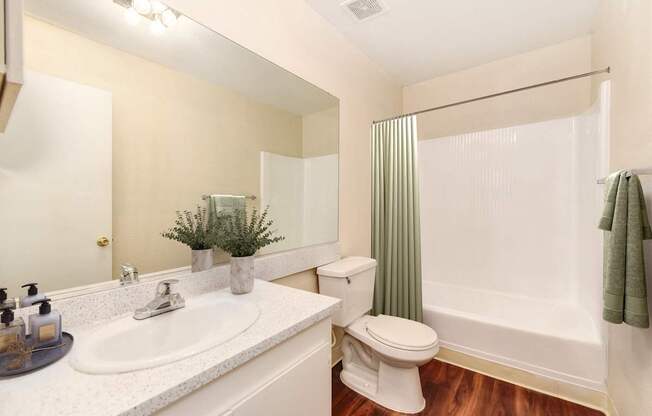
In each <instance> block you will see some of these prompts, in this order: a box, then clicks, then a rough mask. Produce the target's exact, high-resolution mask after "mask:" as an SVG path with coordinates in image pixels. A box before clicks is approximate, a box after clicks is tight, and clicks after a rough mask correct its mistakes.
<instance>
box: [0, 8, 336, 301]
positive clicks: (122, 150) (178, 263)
mask: <svg viewBox="0 0 652 416" xmlns="http://www.w3.org/2000/svg"><path fill="white" fill-rule="evenodd" d="M135 3H142V2H139V1H135V2H132V0H93V1H89V0H25V9H26V15H25V20H24V44H25V84H24V86H23V88H22V90H21V92H20V95H19V96H18V100H17V102H16V105H15V108H14V111H13V113H12V115H11V119H10V121H9V124H8V127H7V129H6V132H5V133H4V134H1V135H0V200H1V201H2V203H1V204H0V229H1V230H2V238H1V239H0V246H1V247H0V279H1V281H0V285H1V286H3V287H4V286H6V287H8V288H9V291H10V294H11V296H19V295H22V294H23V290H24V289H20V286H21V285H22V284H24V283H28V282H32V281H35V282H38V283H39V286H40V288H41V291H42V292H51V291H56V290H62V289H67V288H73V287H78V286H83V285H89V284H94V283H98V282H105V281H110V280H111V279H115V278H116V277H117V276H118V274H119V269H120V265H121V264H122V263H132V264H134V265H136V266H137V267H138V269H139V271H140V273H141V276H142V275H143V274H147V273H154V272H159V271H164V270H171V269H176V268H182V267H187V266H188V265H189V264H190V250H189V248H188V247H186V246H183V245H181V244H179V243H177V242H174V241H171V240H167V239H165V238H163V237H162V236H161V233H162V232H163V231H165V230H166V229H168V228H169V227H170V226H172V225H173V221H174V219H175V212H176V211H178V210H191V211H192V210H195V209H196V207H197V206H202V207H207V206H208V205H209V203H210V202H211V201H212V202H213V203H216V204H217V205H219V206H221V207H224V208H225V209H228V208H229V206H233V204H237V203H240V202H239V201H241V199H240V198H241V197H246V199H245V201H246V204H247V205H248V206H249V207H250V208H253V207H258V208H261V207H262V208H264V207H265V206H267V205H269V207H270V211H269V215H270V217H271V218H272V219H273V220H274V226H273V227H274V228H275V229H277V230H278V232H279V233H280V234H282V235H284V236H285V240H284V241H282V242H280V243H278V244H275V245H273V246H270V247H269V248H268V249H267V251H264V252H263V253H262V254H265V253H269V252H271V251H281V250H290V249H294V248H299V247H304V246H309V245H315V244H321V243H327V242H332V241H336V240H337V238H338V235H337V233H338V132H339V101H338V99H336V98H335V97H333V96H332V95H330V94H328V93H326V92H325V91H322V90H321V89H319V88H317V87H315V86H314V85H311V84H310V83H308V82H306V81H304V80H302V79H300V78H298V77H297V76H295V75H293V74H291V73H289V72H287V71H285V70H284V69H282V68H279V67H278V66H276V65H274V64H272V63H270V62H268V61H266V60H265V59H263V58H261V57H259V56H257V55H255V54H254V53H252V52H250V51H249V50H247V49H245V48H243V47H241V46H239V45H237V44H234V43H233V42H231V41H229V40H228V39H225V38H224V37H222V36H220V35H219V34H217V33H215V32H213V31H211V30H209V29H207V28H206V27H204V26H202V25H200V24H198V23H196V22H194V21H192V20H191V19H189V18H187V17H185V16H183V15H180V14H178V13H177V12H176V11H174V10H171V9H170V10H169V13H167V14H166V16H164V17H165V18H164V19H158V18H153V17H152V16H153V14H151V15H148V13H145V12H146V11H145V10H140V12H141V13H139V11H137V10H134V9H133V8H132V7H133V6H139V7H140V6H142V5H141V4H135ZM145 3H148V2H145ZM150 3H151V4H150V6H151V5H153V6H154V7H165V6H163V5H161V4H160V3H158V2H150ZM148 4H149V3H148ZM143 7H144V6H143ZM104 238H106V240H104ZM102 242H104V244H102ZM107 242H108V245H106V243H107ZM259 254H261V253H259ZM218 258H220V257H219V256H218ZM222 260H224V261H225V260H226V257H225V256H223V258H222Z"/></svg>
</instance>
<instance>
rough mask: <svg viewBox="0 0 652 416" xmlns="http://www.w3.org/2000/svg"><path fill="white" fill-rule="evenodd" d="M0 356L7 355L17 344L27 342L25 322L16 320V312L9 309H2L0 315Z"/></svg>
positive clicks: (21, 319)
mask: <svg viewBox="0 0 652 416" xmlns="http://www.w3.org/2000/svg"><path fill="white" fill-rule="evenodd" d="M0 322H2V324H0V356H2V355H4V354H6V353H7V352H8V350H9V347H10V346H11V345H12V344H15V343H17V342H18V343H24V342H25V322H24V321H23V318H18V319H14V312H13V311H12V310H11V308H9V307H5V308H4V309H2V315H0Z"/></svg>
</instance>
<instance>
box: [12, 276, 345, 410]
mask: <svg viewBox="0 0 652 416" xmlns="http://www.w3.org/2000/svg"><path fill="white" fill-rule="evenodd" d="M225 290H226V291H228V290H229V289H225ZM241 296H242V297H243V298H245V299H248V300H250V301H252V302H255V303H256V304H257V305H258V307H259V308H260V310H261V314H260V317H259V318H258V320H257V321H256V323H255V324H254V325H253V326H252V327H250V328H249V329H248V330H247V331H245V332H244V333H243V334H241V335H240V336H238V337H236V338H234V339H233V340H231V341H228V342H226V343H224V344H222V345H219V346H217V347H215V348H212V349H210V350H208V351H205V352H203V353H201V354H198V355H195V356H192V357H189V358H186V359H184V360H181V361H177V362H174V363H171V364H168V365H165V366H161V367H156V368H152V369H147V370H141V371H136V372H132V373H125V374H115V375H88V374H83V373H80V372H77V371H76V370H74V369H73V368H72V367H71V366H70V365H69V363H68V358H69V356H70V355H68V357H66V358H64V359H62V360H61V361H59V362H57V363H55V364H53V365H51V366H50V367H47V368H45V369H42V370H40V371H36V372H34V373H31V374H28V375H25V376H22V377H16V378H12V379H4V380H0V401H1V403H2V405H1V406H0V415H2V416H4V415H8V416H9V415H14V414H20V415H39V416H48V415H57V416H63V415H66V416H74V415H83V416H93V415H98V416H99V415H110V416H118V415H148V414H151V413H153V412H155V411H157V410H159V409H162V408H163V407H165V406H166V405H168V404H170V403H172V402H174V401H176V400H178V399H180V398H181V397H183V396H185V395H187V394H189V393H190V392H192V391H194V390H196V389H198V388H200V387H201V386H203V385H205V384H207V383H209V382H211V381H213V380H215V379H216V378H218V377H220V376H221V375H223V374H225V373H227V372H228V371H230V370H232V369H234V368H236V367H238V366H240V365H242V364H244V363H246V362H247V361H249V360H251V359H252V358H254V357H256V356H258V355H260V354H262V353H263V352H265V351H267V350H269V349H270V348H272V347H274V346H276V345H278V344H280V343H282V342H283V341H285V340H287V339H288V338H290V337H292V336H293V335H295V334H297V333H299V332H301V331H302V330H304V329H306V328H308V327H310V326H312V325H313V324H315V323H317V322H319V321H321V320H323V319H325V318H327V317H329V316H330V315H331V314H332V313H333V312H334V311H335V310H336V309H337V308H338V307H339V300H337V299H333V298H329V297H326V296H320V295H317V294H314V293H309V292H304V291H301V290H296V289H291V288H288V287H284V286H280V285H276V284H273V283H267V282H264V281H260V280H256V284H255V287H254V291H253V292H252V293H249V294H247V295H241ZM171 313H174V312H171ZM64 318H65V317H64ZM197 325H198V328H197V329H198V330H201V323H197ZM64 330H65V331H67V332H70V333H71V334H73V336H74V334H75V328H66V327H65V321H64ZM73 348H74V345H73Z"/></svg>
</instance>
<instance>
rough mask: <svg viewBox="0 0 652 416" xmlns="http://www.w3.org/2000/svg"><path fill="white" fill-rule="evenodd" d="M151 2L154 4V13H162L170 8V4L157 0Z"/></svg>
mask: <svg viewBox="0 0 652 416" xmlns="http://www.w3.org/2000/svg"><path fill="white" fill-rule="evenodd" d="M150 4H151V6H152V13H157V14H160V13H163V12H164V11H165V10H166V9H167V8H168V6H166V5H165V4H163V3H161V2H160V1H156V0H154V1H152V2H151V3H150Z"/></svg>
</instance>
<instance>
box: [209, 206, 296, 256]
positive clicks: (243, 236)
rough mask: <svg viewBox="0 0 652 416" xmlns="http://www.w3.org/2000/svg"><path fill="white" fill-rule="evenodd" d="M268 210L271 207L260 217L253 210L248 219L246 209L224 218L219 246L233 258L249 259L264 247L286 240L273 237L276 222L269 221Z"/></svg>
mask: <svg viewBox="0 0 652 416" xmlns="http://www.w3.org/2000/svg"><path fill="white" fill-rule="evenodd" d="M268 210H269V207H267V208H265V211H263V213H262V215H259V214H258V210H257V209H256V208H253V209H252V213H251V217H250V218H247V211H246V209H237V210H235V212H234V213H233V215H229V216H222V217H221V221H220V227H219V229H220V238H218V240H219V242H218V246H219V247H220V248H222V249H223V250H224V251H226V252H227V253H230V254H231V256H233V257H247V256H253V255H254V254H256V252H257V251H258V250H260V249H261V248H263V247H266V246H268V245H270V244H273V243H277V242H279V241H282V240H285V237H283V236H275V237H273V235H274V233H275V231H273V230H270V227H271V226H272V225H273V223H274V222H273V221H271V220H270V221H267V211H268Z"/></svg>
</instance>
